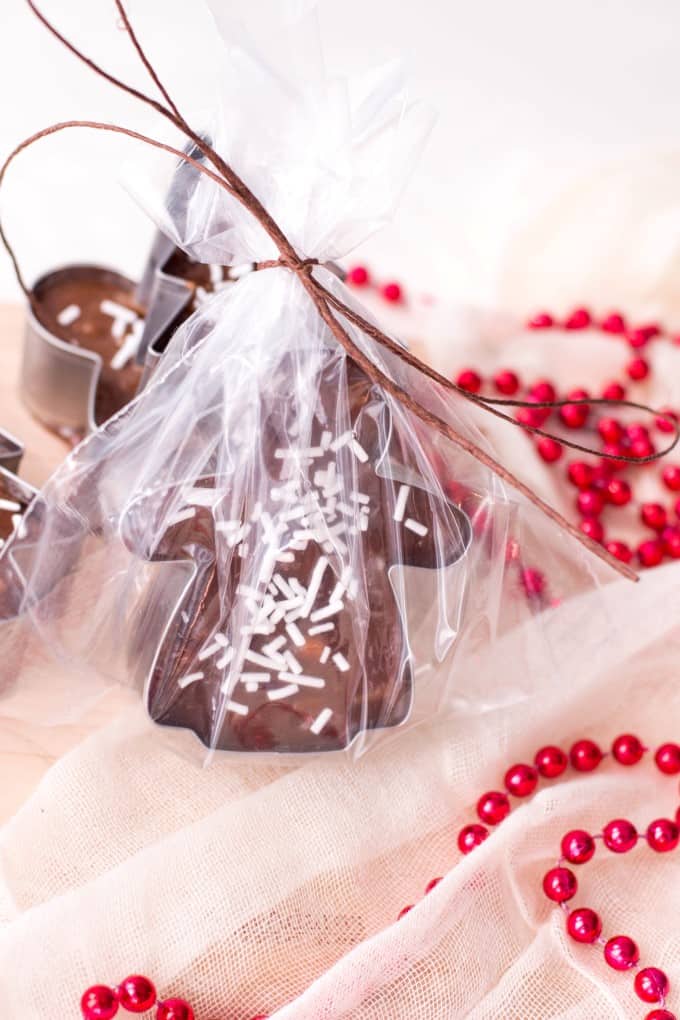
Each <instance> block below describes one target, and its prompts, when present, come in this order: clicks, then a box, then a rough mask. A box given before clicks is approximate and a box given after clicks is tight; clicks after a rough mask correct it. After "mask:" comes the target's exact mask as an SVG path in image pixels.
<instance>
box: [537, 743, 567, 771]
mask: <svg viewBox="0 0 680 1020" xmlns="http://www.w3.org/2000/svg"><path fill="white" fill-rule="evenodd" d="M568 764H569V759H568V758H567V756H566V754H565V753H564V751H563V750H562V749H561V748H559V747H553V746H551V745H548V746H547V747H542V748H541V749H540V750H539V751H537V752H536V757H535V758H534V765H535V766H536V769H537V771H538V772H539V773H540V775H542V776H543V778H544V779H556V778H557V777H558V776H561V775H562V773H563V772H564V770H565V769H566V767H567V765H568Z"/></svg>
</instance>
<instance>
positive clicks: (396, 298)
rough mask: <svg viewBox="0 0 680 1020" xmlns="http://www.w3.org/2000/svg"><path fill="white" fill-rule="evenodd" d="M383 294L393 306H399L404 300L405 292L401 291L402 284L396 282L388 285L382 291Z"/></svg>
mask: <svg viewBox="0 0 680 1020" xmlns="http://www.w3.org/2000/svg"><path fill="white" fill-rule="evenodd" d="M382 294H383V297H384V298H385V300H386V301H390V302H392V304H399V303H400V302H401V301H403V298H404V292H403V290H402V289H401V284H399V283H394V282H393V283H386V284H385V286H384V287H383V289H382Z"/></svg>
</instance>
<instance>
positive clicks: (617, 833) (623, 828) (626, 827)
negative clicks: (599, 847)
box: [602, 818, 638, 854]
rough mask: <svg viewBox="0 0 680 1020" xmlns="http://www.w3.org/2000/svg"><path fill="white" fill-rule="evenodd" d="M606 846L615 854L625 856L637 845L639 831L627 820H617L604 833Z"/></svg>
mask: <svg viewBox="0 0 680 1020" xmlns="http://www.w3.org/2000/svg"><path fill="white" fill-rule="evenodd" d="M602 835H603V837H604V845H605V846H606V847H607V849H608V850H611V851H612V852H613V853H615V854H625V853H628V851H629V850H632V849H633V847H634V846H635V845H636V844H637V841H638V834H637V829H636V828H635V826H634V825H633V823H632V822H629V821H628V819H627V818H615V819H614V821H613V822H608V823H607V824H606V825H605V827H604V830H603V832H602Z"/></svg>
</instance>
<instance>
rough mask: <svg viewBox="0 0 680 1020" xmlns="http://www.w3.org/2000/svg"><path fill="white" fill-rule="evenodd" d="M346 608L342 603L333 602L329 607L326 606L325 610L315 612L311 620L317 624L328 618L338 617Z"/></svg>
mask: <svg viewBox="0 0 680 1020" xmlns="http://www.w3.org/2000/svg"><path fill="white" fill-rule="evenodd" d="M344 608H345V607H344V606H343V604H342V602H331V603H330V604H329V605H327V606H324V607H323V609H317V610H316V611H315V612H313V613H312V615H311V616H310V620H311V621H312V623H316V622H317V620H325V619H326V617H327V616H336V615H337V614H338V613H340V612H342V610H343V609H344Z"/></svg>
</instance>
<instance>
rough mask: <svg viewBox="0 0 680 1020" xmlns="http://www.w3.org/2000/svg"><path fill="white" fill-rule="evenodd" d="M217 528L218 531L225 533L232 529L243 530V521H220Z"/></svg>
mask: <svg viewBox="0 0 680 1020" xmlns="http://www.w3.org/2000/svg"><path fill="white" fill-rule="evenodd" d="M215 528H216V530H217V531H223V532H225V533H227V532H230V531H239V530H241V522H240V521H218V522H217V524H216V525H215Z"/></svg>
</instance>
